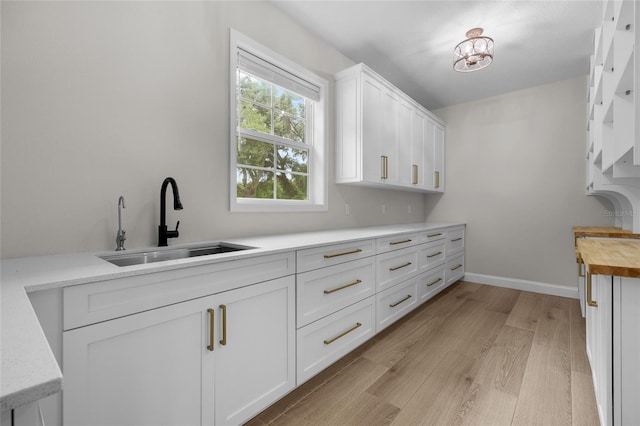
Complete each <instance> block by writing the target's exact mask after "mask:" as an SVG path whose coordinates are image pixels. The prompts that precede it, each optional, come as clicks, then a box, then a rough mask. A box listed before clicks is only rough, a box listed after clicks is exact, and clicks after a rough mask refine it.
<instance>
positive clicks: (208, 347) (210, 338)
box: [207, 308, 216, 351]
mask: <svg viewBox="0 0 640 426" xmlns="http://www.w3.org/2000/svg"><path fill="white" fill-rule="evenodd" d="M207 312H209V345H208V346H207V349H209V350H210V351H213V341H214V340H215V339H214V338H213V330H214V323H213V316H214V314H215V312H216V311H214V310H213V309H211V308H209V309H207Z"/></svg>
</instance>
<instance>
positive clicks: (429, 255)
mask: <svg viewBox="0 0 640 426" xmlns="http://www.w3.org/2000/svg"><path fill="white" fill-rule="evenodd" d="M439 254H442V252H441V251H439V252H437V253H433V254H428V255H427V257H436V256H437V255H439Z"/></svg>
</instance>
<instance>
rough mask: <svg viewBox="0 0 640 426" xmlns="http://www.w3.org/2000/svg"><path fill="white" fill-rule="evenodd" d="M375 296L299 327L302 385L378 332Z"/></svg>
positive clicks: (300, 381)
mask: <svg viewBox="0 0 640 426" xmlns="http://www.w3.org/2000/svg"><path fill="white" fill-rule="evenodd" d="M375 320H376V315H375V296H371V297H368V298H366V299H364V300H361V301H360V302H358V303H356V304H353V305H351V306H348V307H346V308H344V309H342V310H341V311H338V312H336V313H335V314H333V315H330V316H328V317H325V318H322V319H321V320H318V321H316V322H314V323H311V324H309V325H307V326H306V327H303V328H301V329H299V330H298V338H297V347H298V351H297V366H298V367H297V372H298V386H300V384H302V383H303V382H306V381H307V380H309V379H310V378H311V377H313V376H315V375H316V374H317V373H319V372H320V371H322V370H324V369H325V368H326V367H327V366H329V365H330V364H332V363H333V362H335V361H337V360H338V359H340V358H341V357H342V356H344V355H346V354H347V353H349V352H351V351H352V350H353V349H355V348H357V347H358V346H360V345H361V344H362V343H364V342H365V341H367V340H369V339H370V338H371V337H373V335H374V334H375Z"/></svg>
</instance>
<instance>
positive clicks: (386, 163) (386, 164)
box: [380, 155, 389, 179]
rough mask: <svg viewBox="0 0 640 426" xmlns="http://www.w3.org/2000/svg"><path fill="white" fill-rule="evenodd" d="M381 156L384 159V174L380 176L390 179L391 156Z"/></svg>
mask: <svg viewBox="0 0 640 426" xmlns="http://www.w3.org/2000/svg"><path fill="white" fill-rule="evenodd" d="M380 158H381V159H382V173H381V175H382V176H380V177H381V178H382V179H389V157H387V156H386V155H381V156H380Z"/></svg>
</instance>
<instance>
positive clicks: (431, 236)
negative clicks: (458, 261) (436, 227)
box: [427, 232, 442, 238]
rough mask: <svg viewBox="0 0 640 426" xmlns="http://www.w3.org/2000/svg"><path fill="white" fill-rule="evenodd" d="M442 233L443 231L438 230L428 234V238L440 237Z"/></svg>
mask: <svg viewBox="0 0 640 426" xmlns="http://www.w3.org/2000/svg"><path fill="white" fill-rule="evenodd" d="M440 235H442V232H437V233H435V234H427V238H433V237H439V236H440Z"/></svg>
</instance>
